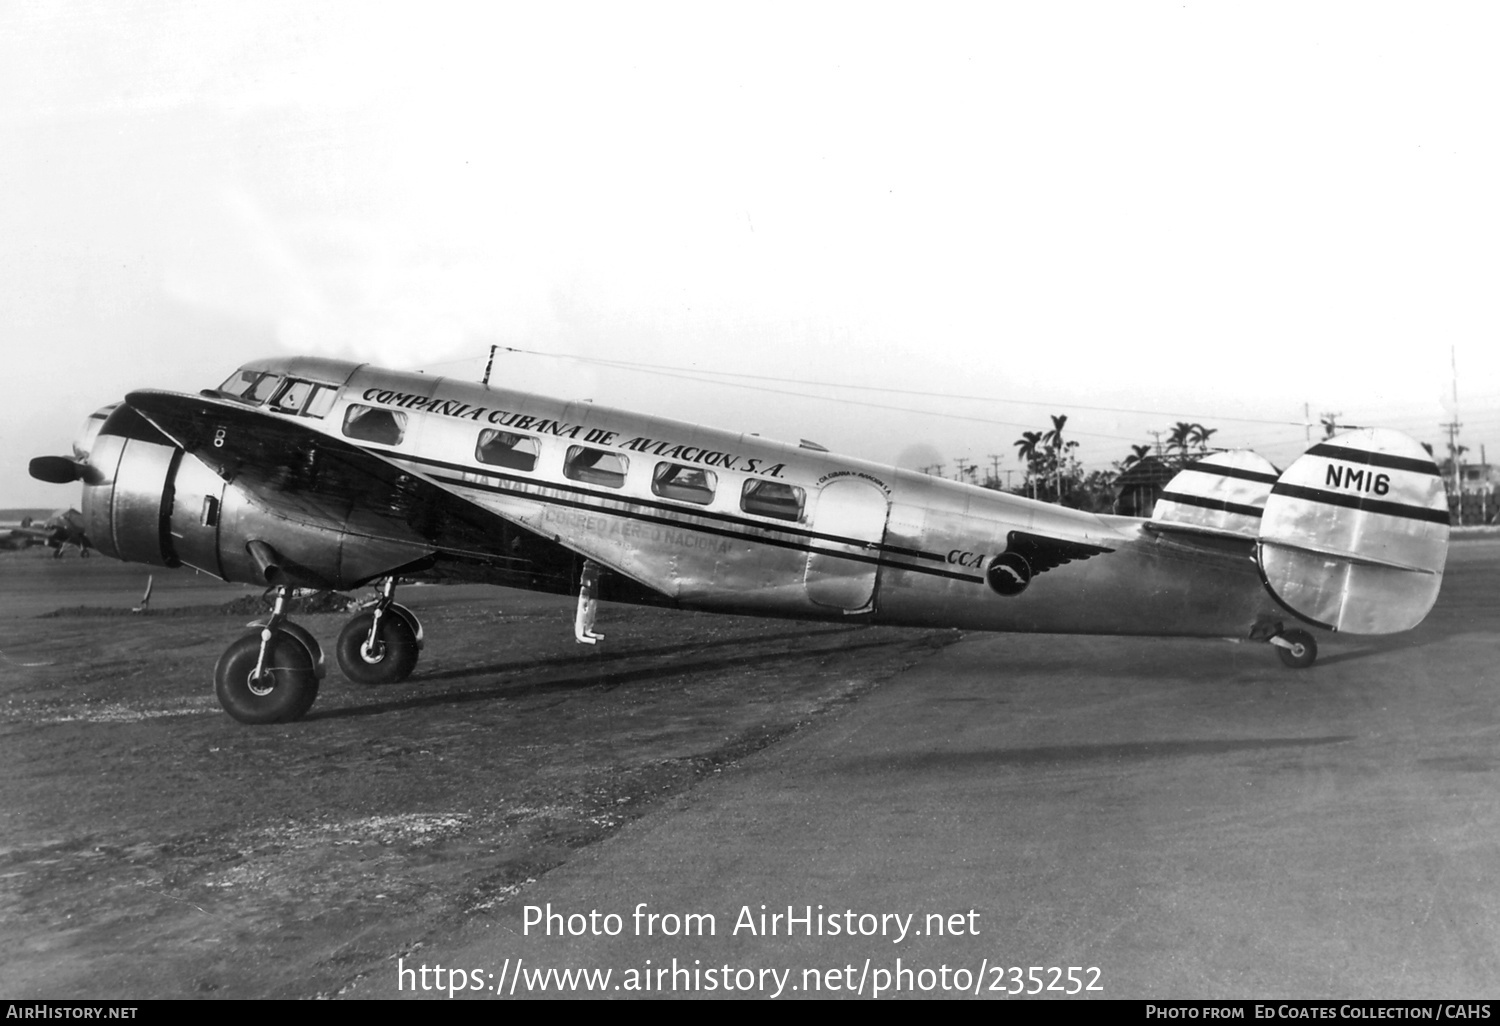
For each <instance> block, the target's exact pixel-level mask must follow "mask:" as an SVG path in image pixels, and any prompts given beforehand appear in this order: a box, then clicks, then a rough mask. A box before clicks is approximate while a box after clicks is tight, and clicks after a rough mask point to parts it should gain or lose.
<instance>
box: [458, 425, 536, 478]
mask: <svg viewBox="0 0 1500 1026" xmlns="http://www.w3.org/2000/svg"><path fill="white" fill-rule="evenodd" d="M540 451H541V446H539V445H538V444H537V440H536V439H535V438H532V437H530V436H528V435H513V434H511V433H510V432H509V431H493V430H485V431H481V432H479V444H478V445H476V446H475V447H474V458H475V459H476V460H478V461H479V462H480V463H488V464H489V465H490V466H492V467H505V468H506V469H507V470H528V471H529V470H535V469H536V457H537V453H538V452H540Z"/></svg>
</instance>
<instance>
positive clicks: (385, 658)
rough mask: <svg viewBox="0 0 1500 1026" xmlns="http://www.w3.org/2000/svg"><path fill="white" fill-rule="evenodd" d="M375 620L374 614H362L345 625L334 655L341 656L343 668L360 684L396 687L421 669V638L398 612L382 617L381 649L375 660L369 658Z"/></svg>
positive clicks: (350, 677) (341, 666) (351, 678)
mask: <svg viewBox="0 0 1500 1026" xmlns="http://www.w3.org/2000/svg"><path fill="white" fill-rule="evenodd" d="M373 619H375V614H374V613H373V612H371V611H368V610H367V611H365V612H363V613H360V614H359V615H358V616H356V617H354V619H352V620H350V621H349V622H348V623H346V624H344V629H343V630H341V631H339V640H338V644H337V645H336V646H334V654H335V655H337V656H338V661H339V669H340V670H343V671H344V676H345V677H348V678H349V679H350V680H352V681H353V682H354V683H356V684H396V683H399V682H401V681H403V680H405V679H406V678H407V677H410V676H411V671H412V670H414V669H416V667H417V656H418V654H419V651H420V650H419V649H418V648H417V636H416V635H415V634H413V633H412V629H411V625H410V624H408V623H407V622H406V618H405V617H403V616H401V615H399V614H397V613H389V612H388V613H386V614H385V615H384V616H382V617H381V618H380V635H379V637H378V638H376V645H377V647H378V648H379V649H380V651H379V653H378V655H377V657H376V658H375V659H373V660H371V659H367V658H365V654H364V651H363V649H364V644H365V639H366V638H368V637H369V636H370V621H372V620H373Z"/></svg>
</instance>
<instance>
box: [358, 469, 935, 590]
mask: <svg viewBox="0 0 1500 1026" xmlns="http://www.w3.org/2000/svg"><path fill="white" fill-rule="evenodd" d="M366 451H368V452H372V453H375V454H376V455H378V456H382V457H385V458H386V459H395V460H404V461H406V462H409V463H419V464H422V465H423V466H428V467H439V468H441V469H444V470H452V471H455V472H457V473H460V474H477V475H479V476H481V477H486V478H489V479H491V480H494V481H508V482H511V483H513V484H518V485H527V486H529V487H532V488H551V489H554V490H556V491H560V492H571V493H572V494H574V495H586V496H588V497H589V498H592V499H601V500H604V501H605V502H626V503H630V504H632V505H635V506H644V507H645V508H647V509H657V510H662V511H663V512H668V513H688V514H690V515H691V516H695V517H702V518H703V519H705V520H718V521H720V522H722V523H726V524H734V525H736V526H737V527H752V528H756V529H758V530H762V531H781V532H782V533H784V534H795V535H798V536H801V537H804V538H813V539H817V540H819V541H830V542H835V543H837V544H840V545H864V544H866V541H865V540H863V539H859V538H844V537H841V536H840V535H836V534H821V533H819V532H817V531H809V530H807V529H806V528H803V527H798V526H796V525H795V524H793V523H792V522H791V521H787V526H785V527H782V526H781V525H780V524H777V523H765V522H763V521H760V520H749V519H747V518H745V517H737V516H735V515H733V514H731V513H720V512H718V511H716V510H708V509H704V510H696V509H695V510H687V509H684V508H683V507H682V506H677V505H674V504H672V503H669V502H656V501H654V500H652V499H641V498H637V497H635V496H633V495H623V494H619V493H614V492H600V491H596V490H595V489H592V488H583V487H580V486H578V485H573V484H566V483H563V482H560V481H549V480H545V479H538V478H534V477H521V476H519V475H516V474H502V473H500V472H498V471H494V470H486V469H481V468H479V467H469V466H464V465H463V464H461V463H449V462H446V461H444V460H435V459H432V458H431V457H427V456H413V455H411V454H409V453H401V452H390V451H387V450H384V449H369V450H366ZM447 480H449V481H451V480H452V479H451V478H450V479H447ZM461 483H462V484H474V482H472V481H464V482H461ZM477 487H483V486H477ZM522 494H525V493H522ZM879 548H880V550H881V551H882V552H890V553H894V554H896V555H900V556H911V557H912V558H913V559H930V560H933V561H934V562H937V563H943V562H946V561H947V558H948V557H947V556H946V555H943V554H942V553H937V552H923V551H922V550H921V549H910V548H906V547H905V546H901V545H888V544H885V543H883V542H882V543H880V545H879Z"/></svg>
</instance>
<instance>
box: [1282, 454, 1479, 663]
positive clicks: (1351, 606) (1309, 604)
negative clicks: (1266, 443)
mask: <svg viewBox="0 0 1500 1026" xmlns="http://www.w3.org/2000/svg"><path fill="white" fill-rule="evenodd" d="M1448 534H1449V518H1448V498H1447V493H1446V492H1445V491H1444V489H1443V482H1442V479H1441V477H1439V475H1438V469H1437V467H1436V466H1435V465H1434V464H1433V462H1432V458H1431V457H1430V456H1428V454H1427V453H1426V451H1425V450H1423V449H1422V447H1421V446H1420V445H1419V444H1418V443H1417V442H1416V441H1414V440H1413V439H1411V438H1408V437H1407V436H1406V435H1403V434H1401V433H1400V432H1398V431H1388V430H1384V429H1380V428H1363V429H1359V430H1356V431H1350V432H1346V433H1344V434H1341V435H1337V436H1335V437H1333V438H1330V439H1328V440H1327V441H1324V442H1320V443H1318V444H1317V445H1315V446H1313V447H1312V448H1311V449H1309V450H1308V451H1307V452H1306V453H1304V454H1303V455H1302V456H1301V457H1299V458H1298V459H1297V460H1296V461H1295V462H1294V463H1293V464H1292V465H1291V466H1290V467H1288V468H1287V469H1286V471H1285V473H1283V474H1282V475H1281V477H1280V479H1279V480H1278V481H1277V482H1276V484H1275V485H1274V486H1273V487H1272V488H1271V495H1270V497H1269V498H1267V500H1266V505H1265V512H1264V514H1263V515H1262V517H1261V523H1260V535H1259V545H1258V546H1257V559H1258V561H1259V564H1260V570H1261V576H1262V579H1263V580H1264V581H1265V585H1266V589H1267V590H1268V591H1270V593H1271V594H1272V595H1273V596H1274V597H1275V598H1276V600H1277V601H1279V602H1280V603H1281V604H1282V605H1284V606H1286V607H1287V608H1288V609H1289V610H1291V611H1292V612H1293V613H1295V614H1296V615H1297V616H1299V617H1301V618H1302V619H1304V620H1307V621H1309V622H1310V623H1313V624H1316V625H1317V626H1320V627H1326V628H1328V629H1329V630H1336V631H1345V632H1347V633H1350V634H1391V633H1394V632H1396V631H1404V630H1410V629H1411V628H1413V627H1415V626H1416V625H1417V624H1419V623H1421V622H1422V618H1423V617H1425V616H1426V615H1427V613H1428V611H1429V610H1430V609H1431V608H1432V606H1433V603H1434V602H1436V601H1437V595H1438V590H1439V588H1440V587H1441V586H1442V583H1443V568H1444V566H1445V564H1446V563H1447V558H1448Z"/></svg>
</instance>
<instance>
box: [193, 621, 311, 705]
mask: <svg viewBox="0 0 1500 1026" xmlns="http://www.w3.org/2000/svg"><path fill="white" fill-rule="evenodd" d="M260 644H261V632H260V631H258V630H256V631H251V632H250V633H249V634H246V635H245V636H244V637H242V638H240V639H239V640H238V641H236V642H235V643H234V644H233V645H230V646H229V648H228V649H226V650H225V652H224V654H223V655H222V656H220V657H219V662H218V664H217V665H216V666H215V667H214V692H215V693H216V694H217V695H218V696H219V704H220V705H222V706H223V707H224V711H225V712H227V713H228V714H229V715H230V716H233V717H234V718H235V719H237V720H239V721H240V722H241V723H253V724H261V723H290V722H291V721H292V720H298V719H301V718H302V716H303V715H304V714H305V713H306V712H307V710H309V709H311V708H312V704H313V702H314V701H316V700H317V697H318V675H317V673H316V672H315V671H314V669H313V665H314V663H313V656H312V654H311V653H310V652H308V650H307V649H306V648H304V647H303V645H302V642H300V641H298V640H297V639H296V638H295V637H293V636H292V635H291V634H288V633H287V632H286V631H283V630H277V631H275V632H274V633H273V634H272V635H271V640H270V641H269V642H268V643H267V644H266V658H265V663H264V665H263V666H262V669H261V672H260V673H258V674H257V673H256V672H255V667H256V665H257V664H258V663H260V661H261V660H260Z"/></svg>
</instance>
